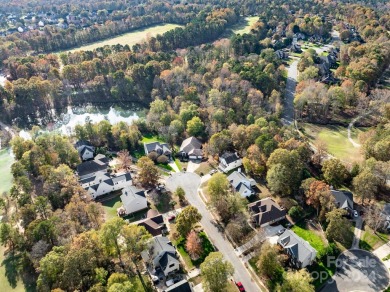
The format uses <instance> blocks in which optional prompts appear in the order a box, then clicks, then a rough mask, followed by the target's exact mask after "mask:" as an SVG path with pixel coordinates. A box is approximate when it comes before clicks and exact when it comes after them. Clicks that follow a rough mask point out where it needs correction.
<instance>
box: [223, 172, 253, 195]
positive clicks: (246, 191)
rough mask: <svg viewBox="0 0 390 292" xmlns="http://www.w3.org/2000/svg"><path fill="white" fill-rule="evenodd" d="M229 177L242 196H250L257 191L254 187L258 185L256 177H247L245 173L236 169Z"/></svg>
mask: <svg viewBox="0 0 390 292" xmlns="http://www.w3.org/2000/svg"><path fill="white" fill-rule="evenodd" d="M227 179H228V181H229V182H230V184H231V185H232V187H233V189H234V190H235V191H236V192H237V193H239V194H240V195H241V197H243V198H245V197H249V196H251V195H253V194H254V193H255V192H254V191H253V189H252V187H253V186H255V185H256V181H255V180H254V179H249V178H247V176H246V175H245V174H244V173H242V172H240V171H234V172H232V173H231V174H230V175H229V176H228V177H227Z"/></svg>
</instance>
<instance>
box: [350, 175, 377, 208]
mask: <svg viewBox="0 0 390 292" xmlns="http://www.w3.org/2000/svg"><path fill="white" fill-rule="evenodd" d="M379 184H380V182H379V179H378V177H377V176H376V175H374V174H373V173H372V172H371V171H370V170H368V169H364V170H363V171H362V172H360V173H359V174H358V175H357V176H356V177H354V179H353V181H352V185H353V187H354V190H355V193H356V194H357V195H358V196H359V197H360V198H361V199H362V203H363V204H364V200H365V199H366V198H368V199H372V198H373V197H375V195H376V193H377V192H378V186H379Z"/></svg>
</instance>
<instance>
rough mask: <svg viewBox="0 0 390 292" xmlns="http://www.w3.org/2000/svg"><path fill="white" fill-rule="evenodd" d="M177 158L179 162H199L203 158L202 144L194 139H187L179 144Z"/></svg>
mask: <svg viewBox="0 0 390 292" xmlns="http://www.w3.org/2000/svg"><path fill="white" fill-rule="evenodd" d="M178 157H180V159H181V160H184V161H185V160H201V159H202V158H203V152H202V143H201V142H200V141H199V140H198V139H197V138H195V137H189V138H187V139H185V140H184V141H183V143H181V146H180V151H179V153H178Z"/></svg>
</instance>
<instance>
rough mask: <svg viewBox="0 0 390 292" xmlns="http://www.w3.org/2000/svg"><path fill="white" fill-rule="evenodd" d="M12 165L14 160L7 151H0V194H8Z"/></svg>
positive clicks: (10, 184)
mask: <svg viewBox="0 0 390 292" xmlns="http://www.w3.org/2000/svg"><path fill="white" fill-rule="evenodd" d="M12 163H14V159H13V157H11V155H10V154H9V153H8V149H4V150H0V173H1V176H0V194H2V193H3V192H8V191H9V190H10V188H11V186H12V174H11V165H12Z"/></svg>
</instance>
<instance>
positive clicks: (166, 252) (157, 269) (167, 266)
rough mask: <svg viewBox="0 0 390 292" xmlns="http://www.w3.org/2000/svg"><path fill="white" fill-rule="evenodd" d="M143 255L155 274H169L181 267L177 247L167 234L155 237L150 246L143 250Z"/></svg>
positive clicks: (150, 269)
mask: <svg viewBox="0 0 390 292" xmlns="http://www.w3.org/2000/svg"><path fill="white" fill-rule="evenodd" d="M141 256H142V258H143V260H144V261H145V263H146V266H147V268H148V270H149V271H150V272H151V274H153V275H156V274H157V275H158V274H160V273H163V274H164V275H165V276H168V275H169V274H171V273H174V272H177V271H178V270H179V269H180V262H179V260H178V258H177V253H176V249H175V247H174V246H173V245H172V243H171V241H170V240H169V239H168V238H167V237H165V236H156V237H153V239H152V240H151V242H150V245H149V248H148V249H147V250H145V251H143V252H142V253H141Z"/></svg>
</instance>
